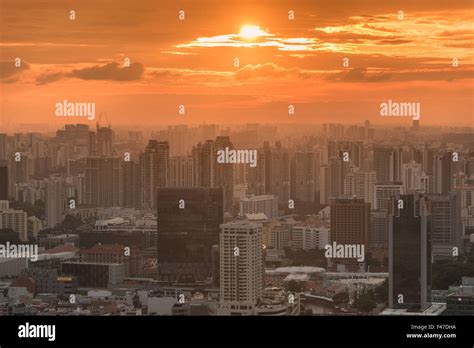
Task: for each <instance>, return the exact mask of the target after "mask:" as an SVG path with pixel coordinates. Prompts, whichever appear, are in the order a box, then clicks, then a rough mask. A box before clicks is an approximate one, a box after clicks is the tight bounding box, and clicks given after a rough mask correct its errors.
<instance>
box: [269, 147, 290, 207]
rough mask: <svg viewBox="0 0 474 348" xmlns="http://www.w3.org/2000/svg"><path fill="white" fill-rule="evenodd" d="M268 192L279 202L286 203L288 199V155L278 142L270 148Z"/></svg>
mask: <svg viewBox="0 0 474 348" xmlns="http://www.w3.org/2000/svg"><path fill="white" fill-rule="evenodd" d="M265 169H267V168H265ZM270 193H271V194H272V195H275V196H277V197H278V203H279V204H281V205H286V206H287V205H288V201H289V199H290V155H289V153H288V150H287V149H285V148H283V147H282V146H281V144H280V143H279V142H278V143H277V144H276V146H275V147H274V148H272V149H271V150H270Z"/></svg>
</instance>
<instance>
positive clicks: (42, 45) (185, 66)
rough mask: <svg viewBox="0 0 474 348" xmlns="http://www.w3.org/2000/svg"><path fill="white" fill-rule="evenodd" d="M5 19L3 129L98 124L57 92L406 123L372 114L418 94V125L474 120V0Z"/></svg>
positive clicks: (191, 117) (14, 2)
mask: <svg viewBox="0 0 474 348" xmlns="http://www.w3.org/2000/svg"><path fill="white" fill-rule="evenodd" d="M70 10H74V11H75V13H76V18H75V20H70V18H69V16H70V12H69V11H70ZM180 10H184V16H185V19H184V20H180V19H179V11H180ZM289 11H294V12H293V13H294V19H293V20H290V19H289ZM399 11H403V19H399ZM0 30H1V37H0V67H1V71H0V88H1V89H0V92H1V94H0V103H1V109H0V110H1V116H0V129H4V130H6V131H15V130H16V129H18V128H19V127H21V126H22V125H24V124H29V125H31V129H30V130H31V131H40V130H41V129H40V128H38V126H34V125H35V124H46V125H48V126H49V127H59V126H60V125H62V124H64V123H89V124H90V125H94V124H95V122H96V120H92V121H89V120H87V118H85V117H83V118H81V117H72V118H61V117H57V116H55V114H54V112H55V104H56V103H57V102H62V101H63V100H65V99H66V100H68V101H73V102H95V103H96V108H97V115H98V114H99V113H100V112H106V113H107V117H108V119H109V121H110V122H111V123H112V125H113V126H127V127H130V128H133V127H143V128H145V127H147V126H149V125H166V124H199V123H204V122H206V123H224V124H229V123H247V122H262V123H265V122H275V123H288V122H294V123H322V122H342V123H361V122H363V121H364V120H365V119H368V120H370V121H371V122H373V123H375V124H383V123H387V122H395V121H396V122H405V123H407V122H408V123H409V121H408V120H403V121H401V120H400V119H398V120H392V119H391V120H387V118H381V117H380V115H379V107H380V103H381V102H384V101H387V100H389V99H392V100H394V101H400V102H419V103H420V104H421V118H420V123H421V124H425V125H427V124H431V125H452V126H472V125H473V124H474V122H473V98H472V91H473V89H472V87H473V78H474V68H473V62H474V60H473V54H472V53H473V50H472V49H473V44H474V40H473V39H474V2H473V1H461V0H450V1H436V0H429V1H425V0H417V1H414V0H406V1H405V0H403V1H381V0H367V1H364V0H358V1H354V0H346V1H335V0H334V1H319V0H318V1H316V0H314V1H304V0H293V1H287V0H274V1H265V0H259V1H245V0H240V1H229V0H225V1H210V0H201V1H199V0H195V1H171V0H170V1H160V0H133V1H128V0H120V1H118V0H77V1H66V0H28V1H26V0H0ZM18 57H19V58H20V59H21V62H22V65H21V67H15V58H18ZM125 58H129V59H130V62H131V65H130V66H129V67H126V66H124V59H125ZM235 58H238V60H239V66H234V63H235ZM344 58H348V59H349V66H348V67H344V66H343V60H344ZM453 58H457V59H458V62H459V66H458V67H453V64H452V62H453ZM289 104H292V105H294V106H295V114H294V115H288V105H289ZM179 105H185V107H186V114H185V115H179V113H178V107H179ZM22 129H23V128H22Z"/></svg>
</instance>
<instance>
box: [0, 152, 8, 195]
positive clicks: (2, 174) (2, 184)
mask: <svg viewBox="0 0 474 348" xmlns="http://www.w3.org/2000/svg"><path fill="white" fill-rule="evenodd" d="M7 200H8V165H7V162H6V161H0V201H7Z"/></svg>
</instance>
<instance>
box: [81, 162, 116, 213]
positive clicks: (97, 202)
mask: <svg viewBox="0 0 474 348" xmlns="http://www.w3.org/2000/svg"><path fill="white" fill-rule="evenodd" d="M85 180H86V184H85V187H86V190H85V202H86V204H90V205H93V206H96V207H118V206H119V205H120V158H119V157H88V158H87V160H86V179H85Z"/></svg>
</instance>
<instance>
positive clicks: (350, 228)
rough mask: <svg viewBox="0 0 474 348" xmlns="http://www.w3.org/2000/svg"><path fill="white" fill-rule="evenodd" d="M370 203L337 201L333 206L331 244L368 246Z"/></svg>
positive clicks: (356, 200)
mask: <svg viewBox="0 0 474 348" xmlns="http://www.w3.org/2000/svg"><path fill="white" fill-rule="evenodd" d="M369 224H370V203H366V202H364V200H363V199H357V198H355V199H337V200H335V201H334V203H332V204H331V242H336V243H339V244H362V245H367V237H368V230H369Z"/></svg>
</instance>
